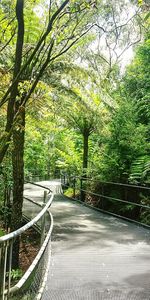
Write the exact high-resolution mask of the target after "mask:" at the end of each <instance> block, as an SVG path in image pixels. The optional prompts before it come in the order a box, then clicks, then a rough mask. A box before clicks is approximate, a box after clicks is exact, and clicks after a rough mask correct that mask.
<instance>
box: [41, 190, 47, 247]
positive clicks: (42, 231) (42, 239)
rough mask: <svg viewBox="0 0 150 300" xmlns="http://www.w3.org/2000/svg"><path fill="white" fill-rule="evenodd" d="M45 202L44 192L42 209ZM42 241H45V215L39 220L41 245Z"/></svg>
mask: <svg viewBox="0 0 150 300" xmlns="http://www.w3.org/2000/svg"><path fill="white" fill-rule="evenodd" d="M46 200H47V191H44V197H43V207H44V206H45V204H46ZM44 239H45V214H44V215H43V217H42V220H41V245H42V244H43V242H44Z"/></svg>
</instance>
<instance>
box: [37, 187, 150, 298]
mask: <svg viewBox="0 0 150 300" xmlns="http://www.w3.org/2000/svg"><path fill="white" fill-rule="evenodd" d="M46 185H47V186H49V187H51V188H52V189H54V190H55V192H59V191H60V184H59V182H53V183H52V182H46ZM51 212H52V214H53V217H54V230H53V235H52V260H51V267H50V271H49V276H48V280H47V285H46V288H45V292H44V295H43V297H42V300H51V299H52V300H67V299H69V300H77V299H82V300H84V299H86V300H97V299H105V300H109V299H115V300H125V299H126V300H133V299H134V300H150V231H149V230H147V229H144V228H142V227H139V226H137V225H135V224H133V223H129V222H126V221H123V220H121V219H118V218H114V217H112V216H109V215H106V214H102V213H100V212H98V211H95V210H92V209H90V208H88V207H85V206H83V205H81V204H79V203H76V202H75V201H73V200H68V199H67V198H66V197H64V196H63V195H60V194H59V195H55V197H54V202H53V204H52V207H51Z"/></svg>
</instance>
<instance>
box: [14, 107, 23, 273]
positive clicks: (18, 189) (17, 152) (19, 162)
mask: <svg viewBox="0 0 150 300" xmlns="http://www.w3.org/2000/svg"><path fill="white" fill-rule="evenodd" d="M16 109H18V108H16ZM24 135H25V109H24V108H23V107H22V109H21V111H20V113H19V121H18V123H17V127H16V128H15V129H14V131H13V152H12V164H13V206H12V216H11V231H14V230H16V229H18V228H19V227H20V226H21V224H22V206H23V190H24V159H23V157H24ZM13 253H14V255H13V268H18V266H19V239H18V240H17V239H16V241H15V243H14V246H13Z"/></svg>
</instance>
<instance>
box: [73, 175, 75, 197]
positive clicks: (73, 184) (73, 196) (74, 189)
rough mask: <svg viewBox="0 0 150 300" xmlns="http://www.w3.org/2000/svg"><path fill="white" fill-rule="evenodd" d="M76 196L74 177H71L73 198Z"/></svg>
mask: <svg viewBox="0 0 150 300" xmlns="http://www.w3.org/2000/svg"><path fill="white" fill-rule="evenodd" d="M75 197H76V178H75V177H73V198H75Z"/></svg>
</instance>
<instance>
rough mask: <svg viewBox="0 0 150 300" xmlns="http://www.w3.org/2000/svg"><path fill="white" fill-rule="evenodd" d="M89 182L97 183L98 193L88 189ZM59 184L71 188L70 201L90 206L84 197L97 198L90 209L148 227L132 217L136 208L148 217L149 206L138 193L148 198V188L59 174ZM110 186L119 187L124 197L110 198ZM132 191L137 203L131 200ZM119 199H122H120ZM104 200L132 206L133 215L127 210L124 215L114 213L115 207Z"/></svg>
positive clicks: (137, 218)
mask: <svg viewBox="0 0 150 300" xmlns="http://www.w3.org/2000/svg"><path fill="white" fill-rule="evenodd" d="M91 181H93V182H98V183H99V186H100V190H99V191H98V192H92V191H91V190H90V189H89V188H88V184H87V183H88V182H91ZM61 183H62V185H63V186H66V187H68V185H69V186H71V187H72V189H73V195H72V199H74V200H79V199H80V200H79V201H81V202H82V203H83V204H85V205H90V204H87V203H86V202H85V199H86V198H85V197H86V195H93V196H95V197H96V198H97V197H98V200H97V202H96V204H97V205H96V206H94V205H90V206H91V207H92V208H94V209H98V210H101V211H102V212H105V213H109V214H112V215H115V216H118V217H119V218H124V219H128V220H130V221H132V222H136V223H138V224H141V225H142V226H146V227H150V224H149V222H147V223H148V224H149V225H148V224H147V223H143V222H142V219H139V216H138V215H137V216H135V215H134V209H136V208H137V209H138V208H139V211H140V212H141V209H142V210H143V211H146V212H147V210H148V212H147V215H148V213H149V210H150V205H149V204H148V203H144V200H143V201H142V199H141V196H140V195H141V194H140V193H143V192H145V193H146V197H147V196H149V192H150V187H145V186H136V185H129V184H122V183H114V182H101V181H98V180H93V179H91V178H88V177H83V176H74V175H70V176H69V175H67V174H61ZM105 184H106V190H105ZM111 185H115V187H116V190H117V187H118V186H121V187H122V191H124V192H125V193H124V196H123V197H122V194H120V196H119V197H113V196H111V194H109V192H110V191H111V188H112V189H114V188H113V187H112V186H111ZM123 187H125V188H126V189H123ZM129 187H130V189H129ZM108 188H109V189H108ZM132 190H133V191H136V194H137V195H138V198H137V201H136V199H134V201H132V200H131V197H132V193H131V192H132ZM76 191H78V192H77V194H76ZM105 192H106V193H105ZM120 192H121V191H120ZM126 192H127V193H126ZM76 195H78V197H77V198H76ZM144 195H145V194H144ZM78 198H79V199H78ZM121 198H123V199H121ZM105 200H108V201H112V202H120V203H123V204H124V205H132V209H133V215H132V216H131V215H130V214H128V212H127V210H126V214H125V213H123V212H122V213H121V211H119V212H118V211H117V212H116V209H115V206H112V205H111V204H110V202H106V201H105ZM138 200H139V201H138ZM141 216H142V214H141V213H140V217H141ZM137 220H138V221H137ZM147 221H148V219H147Z"/></svg>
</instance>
